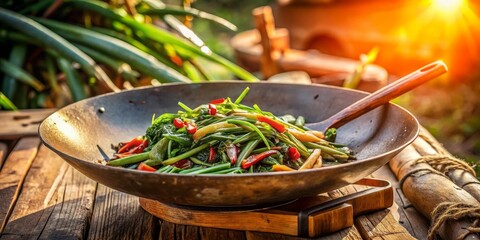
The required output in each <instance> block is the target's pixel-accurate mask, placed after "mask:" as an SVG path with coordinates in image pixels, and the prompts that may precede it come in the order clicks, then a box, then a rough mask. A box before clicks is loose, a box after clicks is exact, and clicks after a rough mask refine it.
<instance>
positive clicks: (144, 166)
mask: <svg viewBox="0 0 480 240" xmlns="http://www.w3.org/2000/svg"><path fill="white" fill-rule="evenodd" d="M137 170H142V171H147V172H155V171H157V169H155V168H153V167H150V166H148V165H147V164H145V163H143V162H142V163H140V165H138V167H137Z"/></svg>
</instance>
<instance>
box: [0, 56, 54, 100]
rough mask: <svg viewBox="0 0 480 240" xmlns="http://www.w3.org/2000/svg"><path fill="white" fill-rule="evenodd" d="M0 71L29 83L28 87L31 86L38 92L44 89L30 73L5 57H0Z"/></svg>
mask: <svg viewBox="0 0 480 240" xmlns="http://www.w3.org/2000/svg"><path fill="white" fill-rule="evenodd" d="M0 71H2V72H3V73H4V74H6V75H8V76H10V77H12V78H14V79H16V80H19V81H21V82H23V83H25V84H27V85H29V86H30V87H33V88H34V89H35V90H37V91H39V92H40V91H43V89H45V86H44V85H43V84H42V83H41V82H40V81H38V80H37V79H36V78H35V77H34V76H32V75H31V74H30V73H28V72H27V71H25V70H23V69H22V68H20V67H18V66H16V65H14V64H12V63H10V62H9V61H7V60H5V59H0Z"/></svg>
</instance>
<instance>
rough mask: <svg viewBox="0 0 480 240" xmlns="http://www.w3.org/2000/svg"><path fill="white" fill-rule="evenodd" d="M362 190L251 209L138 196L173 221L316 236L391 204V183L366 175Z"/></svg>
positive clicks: (153, 211) (146, 206) (144, 205)
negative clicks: (194, 205)
mask: <svg viewBox="0 0 480 240" xmlns="http://www.w3.org/2000/svg"><path fill="white" fill-rule="evenodd" d="M355 185H362V187H363V188H365V187H368V188H365V190H360V191H358V192H355V193H351V194H348V195H344V196H341V197H339V198H335V199H332V198H331V197H329V196H328V194H326V193H324V194H319V195H317V196H315V197H306V198H301V199H297V200H295V201H293V202H291V203H288V204H286V205H282V206H278V207H274V208H270V209H263V210H258V209H257V210H251V211H239V210H238V209H233V210H232V211H228V210H225V209H222V210H221V211H218V210H217V211H215V210H212V209H211V208H208V209H207V208H198V209H196V208H191V207H183V206H177V205H170V204H166V203H161V202H158V201H155V200H150V199H146V198H140V206H141V207H142V208H143V209H145V211H147V212H149V213H150V214H152V215H154V216H156V217H158V218H161V219H163V220H165V221H168V222H172V223H175V224H184V225H193V226H199V227H212V228H223V229H232V230H244V231H260V232H271V233H280V234H286V235H292V236H302V237H318V236H320V235H325V234H328V233H332V232H335V231H338V230H341V229H344V228H347V227H351V226H352V225H353V218H354V217H356V216H358V215H361V214H364V213H367V212H372V211H377V210H381V209H385V208H388V207H390V206H392V204H393V189H392V186H391V184H390V182H388V181H386V180H380V179H371V178H365V179H362V180H360V181H359V182H357V183H355Z"/></svg>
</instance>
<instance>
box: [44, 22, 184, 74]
mask: <svg viewBox="0 0 480 240" xmlns="http://www.w3.org/2000/svg"><path fill="white" fill-rule="evenodd" d="M36 20H37V21H38V22H40V23H42V24H44V25H45V26H47V27H49V28H52V29H54V30H55V31H56V32H57V33H58V34H60V35H61V36H63V37H65V38H66V39H68V40H70V41H72V42H77V43H80V44H83V45H86V46H89V47H92V48H94V49H96V50H98V51H102V52H105V53H108V54H110V55H111V56H114V57H115V58H117V59H120V60H122V61H124V62H126V63H128V64H129V65H130V66H132V67H133V68H135V69H137V70H138V71H140V72H142V73H144V74H146V75H149V76H152V77H154V78H156V79H157V80H159V81H160V82H190V80H189V79H188V78H186V77H185V76H183V75H181V74H180V73H178V72H176V71H174V70H173V69H171V68H169V67H167V66H165V65H164V64H162V63H161V62H159V61H158V60H157V59H155V58H154V57H152V56H150V55H148V54H146V53H144V52H142V51H140V50H138V49H136V48H135V47H133V46H132V45H129V44H128V43H126V42H123V41H120V40H118V39H116V38H112V37H109V36H106V35H104V34H100V33H97V32H94V31H91V30H88V29H85V28H82V27H78V26H74V25H71V24H65V23H60V22H57V21H52V20H46V19H36Z"/></svg>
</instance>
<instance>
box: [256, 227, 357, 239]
mask: <svg viewBox="0 0 480 240" xmlns="http://www.w3.org/2000/svg"><path fill="white" fill-rule="evenodd" d="M246 237H247V239H248V240H263V239H265V240H269V239H275V240H294V239H296V240H306V239H319V240H340V239H341V240H357V239H361V236H360V233H359V232H358V230H357V229H356V228H355V226H352V227H349V228H346V229H343V230H341V231H337V232H334V233H332V234H328V235H326V236H321V237H317V238H299V237H292V236H287V235H279V234H274V233H264V232H250V231H247V232H246Z"/></svg>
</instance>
